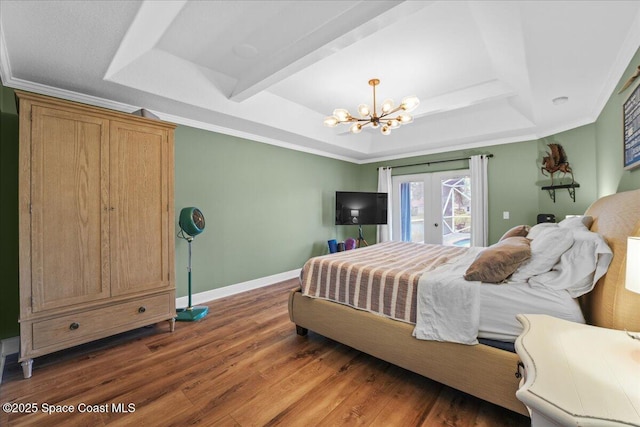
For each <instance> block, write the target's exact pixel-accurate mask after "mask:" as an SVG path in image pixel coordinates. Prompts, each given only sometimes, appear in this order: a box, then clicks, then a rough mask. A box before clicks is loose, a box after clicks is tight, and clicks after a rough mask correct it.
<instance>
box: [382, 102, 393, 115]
mask: <svg viewBox="0 0 640 427" xmlns="http://www.w3.org/2000/svg"><path fill="white" fill-rule="evenodd" d="M391 110H393V99H385V101H384V102H383V103H382V114H387V113H388V112H389V111H391Z"/></svg>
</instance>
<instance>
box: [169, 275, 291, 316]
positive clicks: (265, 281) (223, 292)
mask: <svg viewBox="0 0 640 427" xmlns="http://www.w3.org/2000/svg"><path fill="white" fill-rule="evenodd" d="M300 270H301V269H300V268H297V269H295V270H291V271H285V272H284V273H278V274H274V275H272V276H267V277H261V278H259V279H254V280H249V281H248V282H242V283H236V284H235V285H229V286H225V287H223V288H218V289H212V290H210V291H205V292H200V293H197V294H193V295H191V304H192V305H197V304H203V303H206V302H209V301H213V300H217V299H220V298H225V297H228V296H231V295H235V294H239V293H240V292H245V291H250V290H252V289H257V288H262V287H264V286H268V285H273V284H274V283H278V282H282V281H284V280H289V279H294V278H296V277H300ZM188 304H189V297H188V296H184V297H179V298H176V307H178V308H184V307H186V306H187V305H188Z"/></svg>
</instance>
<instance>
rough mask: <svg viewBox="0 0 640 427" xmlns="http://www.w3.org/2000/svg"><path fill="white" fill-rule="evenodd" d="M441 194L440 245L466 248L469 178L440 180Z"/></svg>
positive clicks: (468, 217) (469, 194)
mask: <svg viewBox="0 0 640 427" xmlns="http://www.w3.org/2000/svg"><path fill="white" fill-rule="evenodd" d="M440 189H441V194H442V244H443V245H448V246H466V247H468V246H469V245H470V242H471V178H470V177H469V175H460V176H455V177H447V178H443V179H441V180H440Z"/></svg>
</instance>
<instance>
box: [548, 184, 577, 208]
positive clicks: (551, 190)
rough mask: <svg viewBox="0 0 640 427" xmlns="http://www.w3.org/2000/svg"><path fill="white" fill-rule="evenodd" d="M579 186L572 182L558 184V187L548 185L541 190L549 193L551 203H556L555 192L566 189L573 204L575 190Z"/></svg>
mask: <svg viewBox="0 0 640 427" xmlns="http://www.w3.org/2000/svg"><path fill="white" fill-rule="evenodd" d="M579 187H580V184H578V183H577V182H574V183H573V184H560V185H548V186H546V187H542V189H543V190H547V191H548V192H549V197H551V200H553V203H555V202H556V190H557V189H564V188H566V189H567V191H568V192H569V197H571V199H573V203H575V202H576V188H579Z"/></svg>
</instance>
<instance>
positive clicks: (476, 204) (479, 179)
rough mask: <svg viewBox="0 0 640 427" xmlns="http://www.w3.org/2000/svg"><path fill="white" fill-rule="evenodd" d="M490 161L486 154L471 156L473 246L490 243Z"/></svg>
mask: <svg viewBox="0 0 640 427" xmlns="http://www.w3.org/2000/svg"><path fill="white" fill-rule="evenodd" d="M488 163H489V158H488V157H487V156H485V155H479V156H471V160H470V161H469V170H470V173H471V246H487V243H488V235H489V223H488V221H489V219H488V215H489V214H488V212H489V203H488V199H489V198H488V194H489V188H488V186H489V184H488V182H487V165H488Z"/></svg>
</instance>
